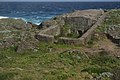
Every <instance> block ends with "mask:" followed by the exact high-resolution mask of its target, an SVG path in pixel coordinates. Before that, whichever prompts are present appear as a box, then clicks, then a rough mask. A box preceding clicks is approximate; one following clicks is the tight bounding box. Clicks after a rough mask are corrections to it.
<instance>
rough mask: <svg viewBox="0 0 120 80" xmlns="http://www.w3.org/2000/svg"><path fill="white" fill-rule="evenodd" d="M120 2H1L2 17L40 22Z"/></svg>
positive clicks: (111, 5)
mask: <svg viewBox="0 0 120 80" xmlns="http://www.w3.org/2000/svg"><path fill="white" fill-rule="evenodd" d="M118 8H120V2H0V19H2V18H15V19H23V20H24V21H26V22H32V23H35V24H40V23H41V22H42V21H44V20H48V19H51V18H52V17H54V16H57V15H61V14H65V13H69V12H72V11H74V10H84V9H118Z"/></svg>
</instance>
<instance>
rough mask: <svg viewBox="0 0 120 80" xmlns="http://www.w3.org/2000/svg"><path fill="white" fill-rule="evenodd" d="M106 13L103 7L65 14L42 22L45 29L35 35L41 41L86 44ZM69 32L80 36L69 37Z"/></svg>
mask: <svg viewBox="0 0 120 80" xmlns="http://www.w3.org/2000/svg"><path fill="white" fill-rule="evenodd" d="M106 14H107V12H104V10H101V9H100V10H98V9H90V10H79V11H74V12H71V13H68V14H63V15H60V16H57V17H54V18H52V19H50V20H47V21H44V22H42V23H41V24H40V25H39V27H43V30H42V31H41V32H40V33H38V34H36V36H35V37H36V38H37V39H38V40H39V41H45V42H50V43H62V44H70V45H80V44H85V43H86V42H88V41H89V39H90V38H91V35H92V34H93V32H94V30H95V29H96V28H97V27H98V26H100V24H101V23H102V21H104V18H105V16H106ZM68 34H74V35H79V36H78V37H76V38H73V37H67V35H68Z"/></svg>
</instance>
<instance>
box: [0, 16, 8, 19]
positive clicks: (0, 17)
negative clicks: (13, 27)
mask: <svg viewBox="0 0 120 80" xmlns="http://www.w3.org/2000/svg"><path fill="white" fill-rule="evenodd" d="M6 18H9V17H5V16H0V19H6Z"/></svg>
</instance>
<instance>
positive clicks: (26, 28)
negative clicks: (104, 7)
mask: <svg viewBox="0 0 120 80" xmlns="http://www.w3.org/2000/svg"><path fill="white" fill-rule="evenodd" d="M44 24H45V23H44ZM119 24H120V10H112V11H111V12H110V13H109V14H108V15H107V17H106V20H105V22H104V23H103V24H102V26H100V27H98V28H97V29H96V31H95V34H94V35H93V36H92V38H91V40H90V41H89V42H88V43H87V44H86V45H79V46H74V45H65V44H51V43H45V42H39V41H38V40H37V39H35V34H37V33H39V32H40V31H41V30H42V29H44V28H42V29H40V26H41V25H42V24H41V25H39V26H37V25H35V24H32V23H30V22H28V23H26V22H24V21H23V20H20V19H18V20H16V19H0V80H11V79H12V80H119V79H120V75H119V74H120V47H119V46H118V43H114V41H112V40H111V39H109V38H108V36H107V34H108V32H109V31H108V30H111V28H110V27H111V26H113V25H117V28H119ZM113 30H116V29H112V31H110V32H112V33H114V31H113ZM117 30H119V29H117ZM119 32H120V31H118V32H116V31H115V35H117V36H119ZM117 33H118V34H117ZM109 34H111V33H109ZM18 53H19V54H18Z"/></svg>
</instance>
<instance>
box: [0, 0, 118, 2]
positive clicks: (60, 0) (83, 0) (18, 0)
mask: <svg viewBox="0 0 120 80" xmlns="http://www.w3.org/2000/svg"><path fill="white" fill-rule="evenodd" d="M0 1H2V2H3V1H4V2H6V1H8V2H11V1H17V2H22V1H24V2H27V1H30V2H35V1H39V2H46V1H49V2H68V1H70V2H71V1H72V2H75V1H81V2H86V1H87V2H90V1H95V2H99V1H102V2H108V1H119V2H120V0H0Z"/></svg>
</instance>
